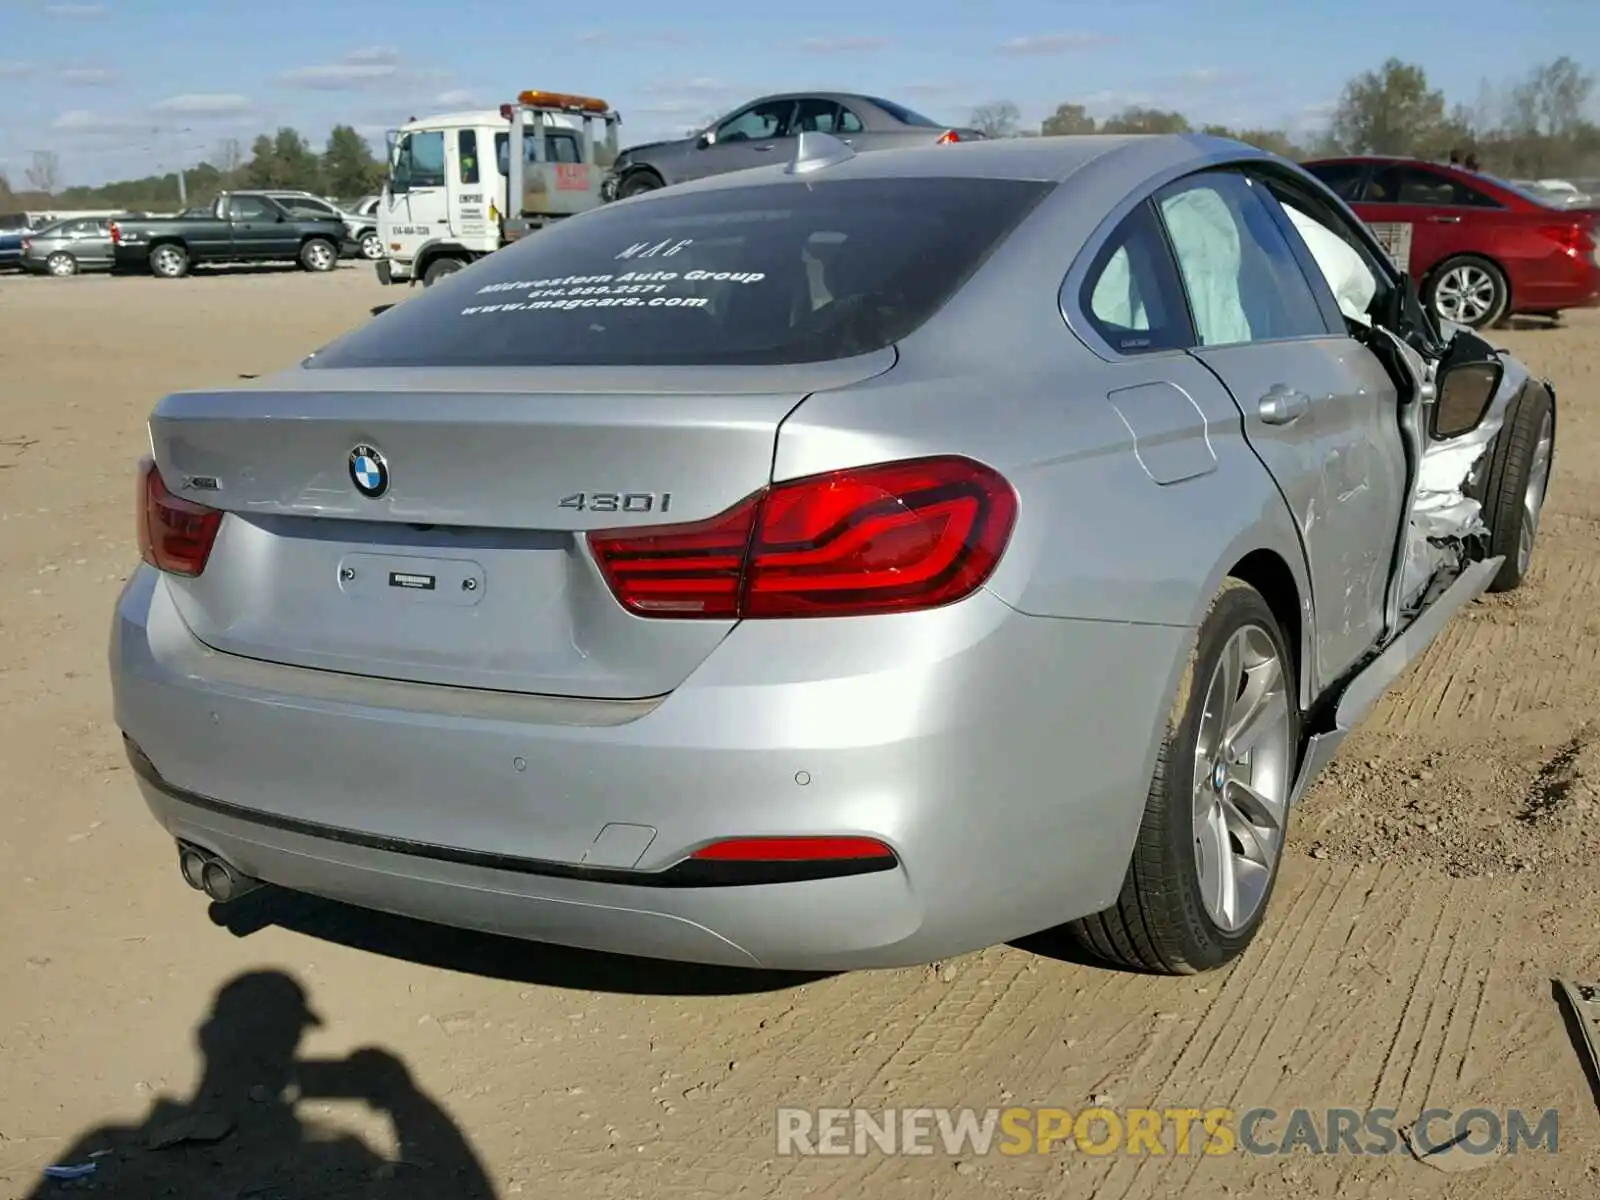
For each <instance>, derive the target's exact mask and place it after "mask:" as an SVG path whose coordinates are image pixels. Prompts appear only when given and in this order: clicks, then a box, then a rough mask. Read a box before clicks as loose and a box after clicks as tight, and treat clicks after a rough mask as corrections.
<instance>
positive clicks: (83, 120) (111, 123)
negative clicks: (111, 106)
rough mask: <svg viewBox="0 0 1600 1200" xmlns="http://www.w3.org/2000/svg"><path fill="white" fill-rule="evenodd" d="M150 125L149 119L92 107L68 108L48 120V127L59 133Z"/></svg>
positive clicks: (147, 126) (100, 131) (102, 131)
mask: <svg viewBox="0 0 1600 1200" xmlns="http://www.w3.org/2000/svg"><path fill="white" fill-rule="evenodd" d="M151 125H152V123H151V122H149V121H144V122H140V121H136V120H134V119H133V118H131V117H127V116H122V115H119V114H115V113H108V112H102V111H100V110H97V109H92V108H74V109H69V110H68V111H67V112H64V113H62V114H61V115H60V116H59V117H57V118H56V119H55V120H54V121H51V122H50V128H51V129H55V130H58V131H59V132H61V133H105V132H107V131H109V130H116V129H149V128H151Z"/></svg>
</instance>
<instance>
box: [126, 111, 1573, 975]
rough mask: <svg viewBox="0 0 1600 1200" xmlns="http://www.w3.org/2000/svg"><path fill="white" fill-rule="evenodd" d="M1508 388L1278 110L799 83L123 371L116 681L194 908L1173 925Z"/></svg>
mask: <svg viewBox="0 0 1600 1200" xmlns="http://www.w3.org/2000/svg"><path fill="white" fill-rule="evenodd" d="M1555 418H1556V408H1555V395H1554V390H1553V388H1552V387H1551V386H1550V384H1549V383H1548V382H1546V381H1543V380H1540V379H1536V378H1533V377H1531V376H1530V375H1529V373H1528V371H1527V370H1526V369H1525V368H1524V367H1523V366H1522V365H1521V364H1520V363H1518V362H1517V361H1515V360H1514V359H1512V358H1511V357H1509V356H1508V355H1506V354H1504V353H1502V352H1500V351H1497V350H1496V349H1495V348H1494V347H1493V346H1491V345H1490V344H1489V343H1487V342H1485V341H1483V340H1482V339H1481V338H1479V337H1478V336H1477V335H1475V334H1473V333H1472V332H1470V331H1467V330H1464V329H1459V328H1456V327H1449V328H1439V327H1437V326H1436V325H1435V324H1434V323H1433V318H1432V317H1430V316H1429V315H1428V314H1426V313H1424V312H1423V311H1422V309H1421V307H1420V306H1419V304H1418V301H1417V297H1416V294H1415V292H1414V291H1413V290H1412V288H1411V287H1410V285H1409V283H1408V282H1407V281H1406V279H1405V278H1404V277H1403V276H1401V275H1399V274H1397V273H1396V271H1395V269H1394V267H1393V266H1392V264H1391V263H1390V262H1389V260H1388V258H1387V256H1386V255H1385V254H1384V253H1383V251H1382V249H1381V248H1380V246H1379V245H1378V244H1377V243H1376V242H1375V241H1374V239H1373V236H1372V234H1371V233H1370V231H1369V230H1367V229H1366V227H1365V226H1363V225H1362V223H1361V222H1360V221H1359V220H1357V219H1356V218H1355V217H1354V216H1353V215H1352V214H1351V212H1350V210H1349V209H1348V208H1346V207H1345V205H1344V204H1343V203H1342V202H1341V201H1339V200H1338V199H1337V198H1336V197H1335V196H1334V195H1333V194H1332V193H1331V192H1330V191H1329V190H1328V189H1327V188H1325V187H1324V186H1323V185H1322V184H1321V183H1319V182H1318V181H1317V180H1316V179H1315V178H1313V177H1312V176H1310V175H1309V174H1307V173H1306V172H1305V171H1303V170H1302V169H1300V168H1299V167H1298V166H1296V165H1294V164H1292V163H1290V162H1287V161H1285V160H1283V159H1279V158H1276V157H1273V156H1271V155H1267V154H1264V153H1262V152H1260V151H1257V150H1254V149H1252V148H1250V147H1247V146H1244V145H1241V144H1239V143H1237V142H1232V141H1227V140H1220V139H1215V138H1210V137H1200V136H1172V137H1154V138H1116V137H1085V138H1039V139H1029V140H1016V141H1009V140H1008V141H998V140H997V141H987V142H978V143H974V144H970V145H968V144H964V143H963V144H956V145H945V146H937V147H933V146H930V147H927V148H924V149H909V150H901V151H886V152H883V153H875V154H863V155H856V154H855V153H854V152H853V151H852V149H851V148H850V147H848V146H845V145H844V144H842V143H841V142H840V141H838V140H836V139H833V138H831V137H828V136H826V135H820V134H811V133H808V134H806V135H804V136H802V137H801V138H800V139H798V143H797V145H796V147H795V153H794V157H793V161H791V162H789V163H788V164H775V165H774V166H773V167H771V168H769V169H765V170H761V171H752V172H744V173H741V174H736V175H726V176H722V177H720V178H715V179H707V180H703V181H701V182H698V183H690V184H686V185H684V186H682V187H680V188H673V189H670V190H667V191H662V192H659V193H654V194H651V195H648V196H642V197H639V198H637V199H633V200H626V201H621V202H618V203H615V204H610V205H607V206H605V207H603V208H600V209H596V210H594V211H592V212H589V213H586V214H583V215H581V216H578V217H574V218H572V219H571V220H569V221H565V222H562V223H561V224H559V225H557V226H555V227H553V228H551V229H549V230H546V231H545V232H543V233H541V234H540V235H539V236H538V237H534V238H528V239H526V240H524V241H521V242H518V243H516V244H515V245H513V246H511V247H510V248H508V249H505V250H502V251H500V252H499V253H496V254H494V255H492V256H490V257H488V258H486V259H484V260H483V261H481V262H479V263H477V264H475V265H473V266H471V267H469V268H467V269H465V270H463V271H461V272H460V273H458V274H456V275H454V276H452V277H451V278H450V279H448V280H446V281H443V282H442V283H441V284H439V285H437V286H435V287H434V288H432V289H430V290H429V291H428V292H426V293H425V294H423V295H422V296H420V297H419V298H417V299H415V300H412V301H411V302H409V303H407V304H404V305H401V306H399V307H397V308H395V309H392V310H390V311H388V312H386V313H384V314H383V315H381V316H379V317H377V318H376V319H374V320H372V321H371V322H369V323H367V324H366V325H364V326H362V327H360V328H357V329H356V330H354V331H353V332H351V333H349V334H347V335H345V336H343V337H342V338H340V339H339V340H337V341H335V342H334V343H332V344H331V345H329V346H326V347H324V348H322V349H321V350H320V351H318V352H316V353H314V354H312V355H311V356H310V357H308V358H307V359H305V360H304V361H303V362H301V363H300V364H298V365H296V366H294V367H291V368H290V369H288V370H285V371H283V372H281V373H279V374H276V375H274V376H271V377H268V378H262V379H258V380H253V381H250V382H248V383H232V384H228V385H225V386H219V387H218V388H215V389H202V390H198V391H189V392H182V393H178V394H175V395H172V396H169V397H167V398H166V399H164V400H162V401H161V402H160V403H159V404H158V405H157V406H156V408H155V411H154V413H153V414H152V416H151V418H150V428H149V433H150V445H151V448H152V452H153V457H152V458H150V459H147V460H146V461H145V462H144V464H143V466H142V484H141V497H142V499H141V502H140V520H141V522H142V535H141V541H142V550H143V555H144V565H143V566H142V567H141V568H140V569H139V570H138V571H137V572H136V573H135V574H134V575H132V576H131V577H130V579H129V581H128V583H127V585H126V588H125V590H124V591H123V593H122V595H121V597H120V599H119V601H118V603H117V607H116V612H115V616H114V618H113V630H112V638H111V644H110V660H111V679H112V686H113V693H114V701H115V710H114V711H115V718H116V721H117V724H118V725H119V726H120V727H121V729H122V731H123V735H124V738H125V745H126V748H127V752H128V755H129V757H130V759H131V761H132V763H133V766H134V768H135V771H136V773H137V776H138V779H139V786H140V788H141V790H142V793H143V796H144V799H145V801H146V803H147V804H148V805H149V807H150V808H151V810H152V811H153V812H154V814H155V816H156V817H157V819H158V820H159V821H160V822H161V823H162V824H163V825H164V826H165V827H166V829H167V830H168V831H169V832H170V834H171V835H172V837H173V838H174V839H175V841H176V842H177V846H178V859H179V863H180V866H181V867H182V870H183V874H184V877H185V878H186V879H187V880H188V881H189V882H190V883H191V884H192V885H193V886H195V887H196V888H199V889H202V890H204V891H205V892H206V893H208V894H209V895H210V896H211V897H212V898H213V899H214V900H228V899H231V898H233V897H235V896H238V895H240V894H242V893H243V892H245V891H247V890H250V889H253V888H255V887H257V886H258V885H259V884H260V883H261V882H262V881H267V882H270V883H272V884H276V885H279V886H281V887H285V888H289V889H300V890H304V891H306V892H311V893H315V894H319V895H323V896H329V897H335V898H338V899H342V900H345V901H349V902H353V903H355V904H358V905H366V906H370V907H372V908H376V909H383V910H388V911H392V912H398V913H404V914H411V915H415V916H418V917H422V918H426V919H428V920H431V921H436V922H442V923H446V924H454V925H458V926H465V927H472V928H477V929H484V930H493V931H498V932H501V933H507V934H512V935H516V936H520V937H524V938H529V939H535V940H546V941H551V942H557V943H565V944H570V945H576V946H585V947H591V948H596V949H601V950H612V951H622V952H629V953H634V954H641V955H652V956H656V957H661V958H668V959H682V960H695V961H702V962H716V963H727V964H738V965H743V966H750V967H788V968H820V969H841V968H853V967H873V966H888V965H898V964H910V963H919V962H926V961H929V960H932V959H935V958H940V957H944V956H947V955H951V954H955V953H959V952H962V951H967V950H972V949H975V948H978V947H983V946H986V945H990V944H993V943H996V942H1000V941H1003V940H1010V939H1014V938H1017V937H1019V936H1021V935H1024V934H1029V933H1033V932H1036V931H1045V930H1054V931H1057V932H1058V933H1070V934H1071V935H1073V936H1075V937H1076V938H1078V939H1080V940H1081V941H1083V942H1084V943H1086V944H1087V945H1089V946H1090V947H1092V948H1093V949H1094V950H1095V951H1097V952H1098V953H1099V954H1100V955H1102V956H1104V957H1105V958H1106V959H1108V960H1110V961H1113V962H1116V963H1120V964H1123V965H1125V966H1128V967H1134V968H1141V969H1148V970H1157V971H1165V972H1192V971H1200V970H1205V969H1209V968H1213V967H1216V966H1218V965H1220V964H1222V963H1225V962H1227V961H1228V960H1229V959H1231V958H1233V957H1234V956H1235V955H1237V954H1238V953H1240V951H1241V950H1242V949H1243V948H1244V947H1245V946H1246V945H1247V944H1248V943H1249V942H1250V940H1251V938H1252V937H1253V936H1254V934H1255V933H1256V931H1257V929H1258V928H1260V925H1261V922H1262V920H1263V915H1264V914H1265V913H1266V911H1267V908H1268V901H1269V897H1270V895H1271V892H1272V888H1273V882H1274V880H1275V879H1276V877H1277V874H1278V870H1279V864H1280V861H1281V859H1282V855H1283V852H1284V839H1285V830H1286V829H1287V827H1288V822H1289V820H1290V818H1291V816H1292V814H1293V811H1294V807H1295V803H1296V801H1297V799H1298V797H1299V796H1300V795H1301V793H1302V792H1303V790H1304V789H1305V787H1306V786H1307V784H1308V783H1309V782H1310V781H1311V780H1312V779H1313V778H1314V777H1315V776H1316V774H1317V773H1318V771H1319V770H1320V769H1321V768H1322V767H1323V766H1324V765H1325V764H1326V763H1327V761H1328V760H1329V758H1330V756H1331V755H1332V754H1333V753H1334V751H1335V750H1336V748H1337V747H1338V745H1339V744H1340V742H1341V740H1342V739H1343V738H1344V737H1345V736H1346V734H1348V733H1349V731H1350V729H1351V728H1352V726H1353V725H1354V724H1355V723H1356V722H1357V721H1358V720H1359V719H1360V718H1361V716H1362V715H1363V714H1364V713H1365V712H1366V711H1367V710H1368V709H1369V708H1370V707H1371V706H1372V704H1373V703H1374V702H1375V701H1376V700H1377V698H1378V696H1379V695H1380V694H1381V693H1382V692H1383V690H1384V689H1385V688H1386V687H1387V686H1388V685H1389V684H1390V682H1392V681H1393V680H1394V679H1395V678H1396V677H1397V676H1398V675H1399V673H1400V672H1401V671H1402V670H1403V669H1404V667H1405V666H1406V664H1407V663H1408V662H1410V661H1412V660H1413V659H1415V657H1416V656H1417V655H1418V654H1419V653H1420V652H1421V651H1422V650H1423V648H1425V647H1426V646H1427V645H1428V644H1429V642H1430V641H1431V640H1432V639H1433V638H1434V636H1435V635H1436V634H1437V633H1438V632H1439V631H1440V629H1441V628H1442V627H1443V626H1444V624H1445V623H1446V622H1447V621H1448V620H1449V619H1450V617H1451V616H1452V615H1453V614H1454V613H1456V612H1457V611H1459V610H1460V609H1461V608H1462V606H1463V605H1465V604H1467V603H1469V602H1471V601H1472V600H1473V599H1474V598H1476V597H1477V596H1479V595H1480V594H1481V593H1483V592H1484V591H1485V590H1486V589H1497V590H1504V589H1509V588H1514V587H1517V586H1518V585H1519V584H1520V583H1521V582H1522V581H1523V580H1524V579H1525V578H1526V575H1527V572H1528V569H1529V565H1530V562H1531V559H1532V554H1533V547H1534V538H1535V535H1536V532H1537V529H1538V523H1539V514H1540V511H1541V508H1542V506H1543V502H1544V495H1545V488H1546V485H1547V482H1548V479H1549V472H1550V464H1551V457H1552V451H1553V447H1554V441H1555Z"/></svg>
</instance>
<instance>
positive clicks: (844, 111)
mask: <svg viewBox="0 0 1600 1200" xmlns="http://www.w3.org/2000/svg"><path fill="white" fill-rule="evenodd" d="M866 131H867V127H866V126H865V125H864V124H862V122H861V118H860V117H858V116H856V114H855V113H853V112H851V111H850V110H849V109H848V108H846V107H845V106H844V105H842V104H841V105H840V106H839V129H838V132H839V133H865V132H866Z"/></svg>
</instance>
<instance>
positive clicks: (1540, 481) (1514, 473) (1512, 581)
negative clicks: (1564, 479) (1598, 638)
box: [1483, 382, 1556, 592]
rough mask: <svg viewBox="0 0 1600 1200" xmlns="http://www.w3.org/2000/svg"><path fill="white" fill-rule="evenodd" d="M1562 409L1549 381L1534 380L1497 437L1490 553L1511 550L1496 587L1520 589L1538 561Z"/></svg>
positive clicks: (1488, 498)
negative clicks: (1546, 383)
mask: <svg viewBox="0 0 1600 1200" xmlns="http://www.w3.org/2000/svg"><path fill="white" fill-rule="evenodd" d="M1555 432H1556V410H1555V405H1554V403H1553V402H1552V401H1551V399H1550V392H1549V391H1548V390H1547V389H1546V388H1545V387H1544V385H1543V384H1540V383H1538V382H1530V383H1529V384H1528V385H1527V386H1526V387H1524V388H1523V390H1522V394H1521V395H1520V396H1518V397H1517V399H1516V400H1514V401H1513V402H1512V409H1511V412H1510V413H1508V414H1507V415H1506V423H1505V425H1504V427H1503V428H1502V429H1501V431H1500V436H1499V437H1498V438H1496V439H1495V450H1494V455H1493V457H1492V458H1491V459H1490V468H1489V480H1488V487H1487V488H1485V490H1484V501H1483V514H1484V523H1485V524H1487V525H1488V526H1489V555H1490V557H1493V556H1494V555H1497V554H1503V555H1505V562H1504V563H1502V564H1501V566H1500V570H1499V572H1498V573H1497V574H1496V575H1495V577H1494V579H1493V580H1491V581H1490V583H1489V589H1488V590H1489V591H1491V592H1509V591H1514V590H1515V589H1516V588H1518V587H1520V586H1521V585H1522V581H1523V580H1524V579H1526V578H1527V575H1528V569H1529V568H1530V567H1531V566H1532V565H1533V550H1534V543H1535V541H1536V539H1537V538H1538V534H1539V518H1540V517H1541V516H1542V515H1543V514H1544V501H1545V496H1546V494H1547V493H1548V492H1549V490H1550V467H1551V464H1552V462H1553V461H1554V458H1555Z"/></svg>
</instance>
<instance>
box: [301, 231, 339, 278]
mask: <svg viewBox="0 0 1600 1200" xmlns="http://www.w3.org/2000/svg"><path fill="white" fill-rule="evenodd" d="M300 265H301V266H302V267H304V268H305V269H306V270H308V271H331V270H333V269H334V268H335V267H337V266H338V265H339V248H338V247H337V246H335V245H334V244H333V243H332V242H330V241H328V239H327V238H312V239H311V240H310V241H308V242H306V244H305V245H304V246H301V247H300Z"/></svg>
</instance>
